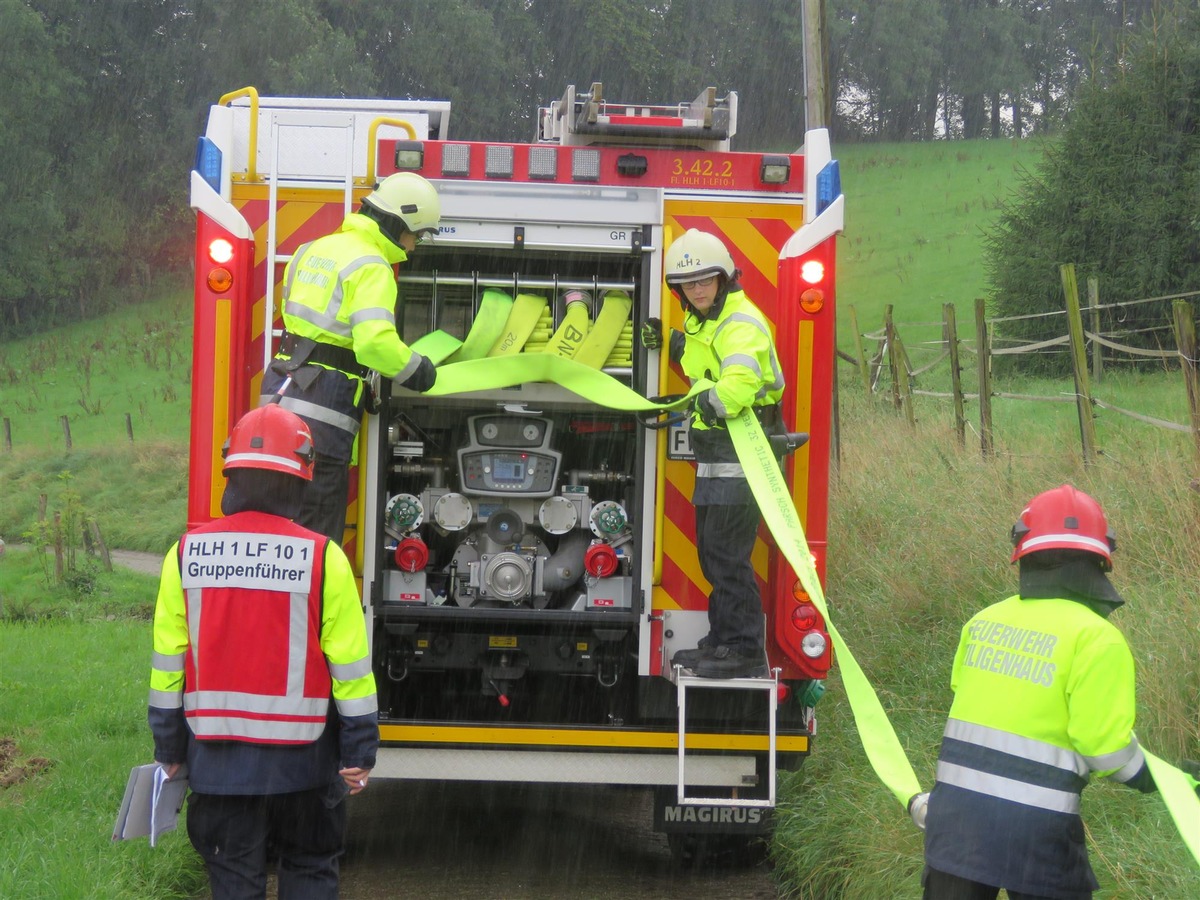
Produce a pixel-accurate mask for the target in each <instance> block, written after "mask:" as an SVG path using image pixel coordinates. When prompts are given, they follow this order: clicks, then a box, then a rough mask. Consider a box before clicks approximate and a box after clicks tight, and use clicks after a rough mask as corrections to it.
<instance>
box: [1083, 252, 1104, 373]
mask: <svg viewBox="0 0 1200 900" xmlns="http://www.w3.org/2000/svg"><path fill="white" fill-rule="evenodd" d="M1087 284H1088V306H1089V307H1091V310H1092V334H1095V335H1099V334H1100V279H1098V278H1097V277H1096V276H1095V275H1093V276H1091V277H1090V278H1088V282H1087ZM1102 377H1104V346H1103V345H1102V344H1101V343H1100V342H1099V341H1092V381H1094V382H1096V384H1099V383H1100V379H1101V378H1102Z"/></svg>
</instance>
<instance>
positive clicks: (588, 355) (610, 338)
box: [572, 291, 633, 369]
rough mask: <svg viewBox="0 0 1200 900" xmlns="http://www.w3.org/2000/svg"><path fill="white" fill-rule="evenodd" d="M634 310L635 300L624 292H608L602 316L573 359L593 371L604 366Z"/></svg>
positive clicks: (600, 315)
mask: <svg viewBox="0 0 1200 900" xmlns="http://www.w3.org/2000/svg"><path fill="white" fill-rule="evenodd" d="M632 309H633V298H631V297H630V296H629V295H628V294H627V293H625V292H624V291H608V292H607V293H605V295H604V303H603V304H602V305H601V306H600V314H599V315H597V316H596V321H595V322H594V323H593V324H592V329H591V331H589V332H588V334H587V337H585V338H584V339H583V343H582V344H580V345H579V349H578V350H577V351H575V356H573V357H572V359H573V360H574V361H575V362H577V363H582V364H583V365H585V366H591V367H592V368H593V369H599V368H600V367H601V366H602V365H604V363H605V360H607V359H608V355H609V354H610V353H612V350H613V347H614V346H616V343H617V341H618V340H619V339H620V337H621V329H622V328H624V327H625V323H626V322H627V321H628V320H629V313H630V311H631V310H632Z"/></svg>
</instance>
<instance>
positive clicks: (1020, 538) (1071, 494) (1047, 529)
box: [1012, 484, 1117, 571]
mask: <svg viewBox="0 0 1200 900" xmlns="http://www.w3.org/2000/svg"><path fill="white" fill-rule="evenodd" d="M1012 542H1013V554H1012V561H1013V562H1016V561H1017V560H1018V559H1020V558H1021V557H1022V556H1027V555H1028V554H1030V553H1036V552H1037V551H1039V550H1055V549H1060V550H1084V551H1086V552H1088V553H1095V554H1096V555H1097V556H1099V557H1101V558H1102V559H1103V561H1104V563H1103V565H1104V569H1105V571H1107V570H1109V569H1111V568H1112V552H1113V551H1114V550H1116V549H1117V535H1116V532H1114V531H1113V530H1112V529H1111V528H1110V527H1109V526H1108V520H1107V519H1106V518H1105V517H1104V510H1102V509H1101V508H1100V504H1099V503H1097V502H1096V501H1095V500H1093V499H1092V498H1091V497H1089V496H1088V495H1087V494H1085V493H1083V491H1079V490H1076V489H1075V488H1073V487H1072V486H1071V485H1069V484H1064V485H1062V486H1061V487H1056V488H1054V489H1053V490H1049V491H1044V492H1043V493H1041V494H1038V495H1037V496H1036V497H1034V498H1033V499H1032V500H1030V501H1029V503H1028V504H1027V505H1026V507H1025V508H1024V509H1023V510H1021V515H1020V517H1019V518H1018V519H1017V523H1016V524H1015V525H1013V527H1012Z"/></svg>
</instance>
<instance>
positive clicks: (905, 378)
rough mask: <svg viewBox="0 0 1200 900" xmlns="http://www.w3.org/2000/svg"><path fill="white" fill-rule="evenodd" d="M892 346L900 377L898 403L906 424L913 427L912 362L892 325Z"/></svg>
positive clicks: (914, 418) (914, 417) (914, 415)
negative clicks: (906, 420) (906, 421)
mask: <svg viewBox="0 0 1200 900" xmlns="http://www.w3.org/2000/svg"><path fill="white" fill-rule="evenodd" d="M892 342H893V343H892V346H893V347H895V351H896V371H897V373H898V374H899V375H900V402H901V404H902V405H903V406H904V417H905V418H906V419H908V424H909V425H913V426H915V425H916V424H917V416H916V413H914V412H913V389H912V375H911V374H909V373H911V372H912V360H910V359H909V358H908V351H907V350H905V349H904V339H903V338H901V337H900V332H899V331H897V330H896V325H895V323H894V322H893V323H892Z"/></svg>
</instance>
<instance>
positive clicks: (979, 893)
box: [921, 866, 1091, 900]
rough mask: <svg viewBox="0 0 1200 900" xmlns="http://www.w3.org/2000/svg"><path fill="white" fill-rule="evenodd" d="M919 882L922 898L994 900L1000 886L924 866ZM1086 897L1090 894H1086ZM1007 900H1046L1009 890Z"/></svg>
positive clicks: (1039, 896)
mask: <svg viewBox="0 0 1200 900" xmlns="http://www.w3.org/2000/svg"><path fill="white" fill-rule="evenodd" d="M921 884H922V885H923V886H924V888H925V893H924V900H996V898H997V897H998V896H999V894H1000V888H998V887H992V886H991V885H990V884H980V883H979V882H978V881H970V880H969V879H966V878H961V877H960V876H958V875H951V874H949V873H947V872H939V871H938V870H937V869H931V868H929V866H926V867H925V871H924V872H922V873H921ZM1087 896H1088V897H1090V896H1091V894H1088V895H1087ZM1008 898H1009V900H1047V898H1046V897H1044V896H1042V895H1041V894H1023V893H1021V892H1020V891H1009V892H1008Z"/></svg>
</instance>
